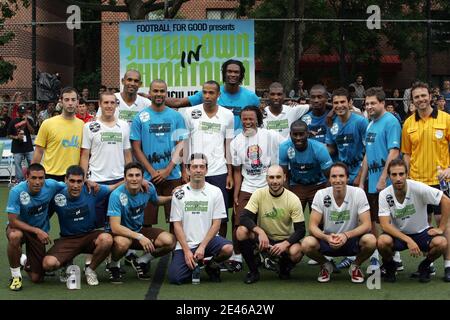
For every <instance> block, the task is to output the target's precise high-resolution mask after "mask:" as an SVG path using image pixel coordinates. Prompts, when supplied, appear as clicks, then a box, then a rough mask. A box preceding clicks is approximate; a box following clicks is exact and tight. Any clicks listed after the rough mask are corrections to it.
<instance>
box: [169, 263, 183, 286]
mask: <svg viewBox="0 0 450 320" xmlns="http://www.w3.org/2000/svg"><path fill="white" fill-rule="evenodd" d="M187 280H188V277H186V276H185V275H183V274H182V273H181V272H180V271H179V269H178V270H177V268H174V267H169V283H171V284H177V285H180V284H183V283H186V281H187Z"/></svg>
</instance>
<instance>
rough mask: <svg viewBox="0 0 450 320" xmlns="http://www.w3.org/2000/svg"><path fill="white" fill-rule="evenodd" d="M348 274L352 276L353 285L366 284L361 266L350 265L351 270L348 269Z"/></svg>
mask: <svg viewBox="0 0 450 320" xmlns="http://www.w3.org/2000/svg"><path fill="white" fill-rule="evenodd" d="M348 274H349V275H350V277H351V280H352V282H353V283H363V282H364V275H363V273H362V271H361V268H360V267H359V266H357V265H356V264H354V263H352V264H351V265H350V268H349V269H348Z"/></svg>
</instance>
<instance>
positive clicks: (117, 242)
mask: <svg viewBox="0 0 450 320" xmlns="http://www.w3.org/2000/svg"><path fill="white" fill-rule="evenodd" d="M143 175H144V168H143V167H142V165H141V164H139V163H137V162H130V163H128V164H127V165H126V166H125V184H123V185H121V186H120V187H119V188H117V189H116V190H114V191H113V192H112V193H111V196H110V198H109V205H108V216H109V224H110V228H111V231H112V233H113V235H114V244H113V248H112V250H111V267H110V268H109V270H110V273H111V276H110V281H111V282H112V283H122V275H121V273H120V259H121V258H122V257H123V256H124V255H125V253H126V252H127V250H128V249H135V250H144V251H145V252H146V253H149V254H150V255H151V256H152V257H160V256H163V255H165V254H167V253H169V252H171V251H172V250H173V249H174V248H175V244H176V240H175V237H174V235H173V234H171V233H169V232H167V231H164V230H162V229H158V228H151V227H146V226H145V225H144V209H145V207H146V206H147V203H148V202H149V201H152V202H153V203H155V204H165V203H167V202H170V201H171V199H172V197H171V196H158V195H157V194H156V190H155V187H154V186H153V185H152V184H151V185H150V188H149V190H148V192H142V191H141V184H142V179H143ZM132 266H133V268H134V269H135V270H136V273H137V276H138V278H139V279H141V280H149V279H150V276H149V275H148V271H149V264H146V263H145V262H140V261H139V259H137V260H133V261H132Z"/></svg>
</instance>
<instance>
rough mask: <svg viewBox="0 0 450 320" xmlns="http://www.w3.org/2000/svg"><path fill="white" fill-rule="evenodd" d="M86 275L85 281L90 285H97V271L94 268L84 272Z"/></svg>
mask: <svg viewBox="0 0 450 320" xmlns="http://www.w3.org/2000/svg"><path fill="white" fill-rule="evenodd" d="M84 274H85V276H86V282H87V284H88V285H90V286H98V279H97V273H96V272H95V271H94V270H91V271H88V272H85V273H84Z"/></svg>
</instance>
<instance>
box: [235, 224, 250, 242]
mask: <svg viewBox="0 0 450 320" xmlns="http://www.w3.org/2000/svg"><path fill="white" fill-rule="evenodd" d="M249 235H250V231H249V230H248V229H247V227H244V226H239V227H238V228H237V230H236V239H237V240H238V241H243V240H247V239H248V238H249Z"/></svg>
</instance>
